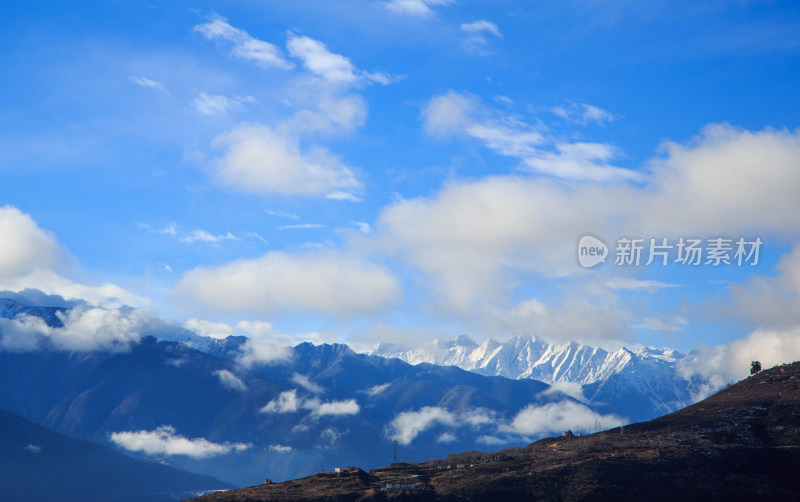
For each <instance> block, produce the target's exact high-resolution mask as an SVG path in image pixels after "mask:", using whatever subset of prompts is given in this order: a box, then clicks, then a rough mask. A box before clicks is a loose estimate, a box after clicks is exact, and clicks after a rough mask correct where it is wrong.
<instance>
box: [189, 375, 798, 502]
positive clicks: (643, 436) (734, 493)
mask: <svg viewBox="0 0 800 502" xmlns="http://www.w3.org/2000/svg"><path fill="white" fill-rule="evenodd" d="M798 465H800V362H796V363H793V364H789V365H782V366H777V367H774V368H771V369H769V370H766V371H764V372H762V373H759V374H758V375H755V376H752V377H750V378H747V379H745V380H743V381H741V382H739V383H737V384H734V385H731V386H730V387H728V388H726V389H724V390H722V391H720V392H718V393H717V394H715V395H713V396H711V397H709V398H708V399H705V400H703V401H701V402H698V403H696V404H694V405H692V406H689V407H687V408H684V409H682V410H679V411H676V412H674V413H671V414H669V415H665V416H663V417H660V418H657V419H655V420H651V421H649V422H642V423H637V424H632V425H628V426H625V427H621V428H615V429H611V430H606V431H603V432H599V433H596V434H591V435H586V436H580V437H557V438H549V439H543V440H540V441H537V442H535V443H533V444H530V445H528V446H526V447H521V448H509V449H505V450H501V451H497V452H494V453H483V452H477V451H476V452H466V453H461V454H457V455H451V456H448V457H446V458H444V459H442V460H436V461H429V462H422V463H418V464H393V465H392V466H389V467H386V468H382V469H375V470H372V471H369V472H365V471H363V470H361V469H358V468H346V469H340V472H338V473H337V472H332V473H331V472H328V473H318V474H316V475H313V476H309V477H306V478H302V479H297V480H294V481H287V482H283V483H264V484H261V485H258V486H253V487H250V488H244V489H239V490H231V491H227V492H220V493H214V494H209V495H206V496H203V497H199V498H196V499H192V500H194V501H197V502H211V501H214V502H223V501H225V502H233V501H241V502H244V501H249V502H255V501H290V500H291V501H308V502H311V501H323V500H325V501H372V500H375V501H378V500H421V501H422V500H432V501H433V500H436V501H476V502H477V501H498V500H502V501H516V500H520V501H521V500H568V501H573V500H574V501H577V500H615V501H617V500H648V501H654V500H681V501H684V500H706V501H710V500H728V501H732V500H759V499H761V500H770V501H775V500H787V501H789V500H800V475H799V474H798V472H797V466H798Z"/></svg>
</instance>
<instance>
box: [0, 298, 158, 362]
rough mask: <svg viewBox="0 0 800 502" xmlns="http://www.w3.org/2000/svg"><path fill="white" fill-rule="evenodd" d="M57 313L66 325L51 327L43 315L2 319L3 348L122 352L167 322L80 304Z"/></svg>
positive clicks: (147, 315)
mask: <svg viewBox="0 0 800 502" xmlns="http://www.w3.org/2000/svg"><path fill="white" fill-rule="evenodd" d="M56 316H57V317H58V318H59V319H60V320H61V322H62V323H63V326H61V327H52V326H48V325H47V324H46V323H45V321H44V320H43V319H42V318H41V317H36V316H29V315H24V314H22V315H19V316H17V317H16V318H15V319H4V318H0V347H3V348H5V349H8V350H13V351H32V350H40V349H51V350H67V351H77V352H90V351H100V350H108V351H112V352H123V351H127V350H129V349H130V347H131V345H133V344H136V343H138V342H139V341H140V340H141V338H142V337H143V336H146V335H148V334H151V333H152V334H154V333H158V332H159V331H160V330H162V329H163V328H164V327H165V326H166V323H164V321H162V320H160V319H159V318H158V317H156V316H155V314H153V313H152V312H149V311H146V310H140V309H132V308H124V307H123V308H115V309H107V308H102V307H89V306H86V305H79V306H76V307H74V308H72V309H70V310H67V311H58V312H56Z"/></svg>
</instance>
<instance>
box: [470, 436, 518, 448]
mask: <svg viewBox="0 0 800 502" xmlns="http://www.w3.org/2000/svg"><path fill="white" fill-rule="evenodd" d="M475 441H477V442H478V443H483V444H485V445H487V446H496V445H499V444H508V443H510V442H511V440H509V439H503V438H499V437H497V436H491V435H489V434H484V435H483V436H480V437H478V438H477V439H476V440H475Z"/></svg>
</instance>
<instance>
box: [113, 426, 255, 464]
mask: <svg viewBox="0 0 800 502" xmlns="http://www.w3.org/2000/svg"><path fill="white" fill-rule="evenodd" d="M111 441H112V442H114V443H115V444H116V445H117V446H119V447H121V448H123V449H125V450H128V451H140V452H144V453H146V454H148V455H168V456H172V455H185V456H187V457H192V458H209V457H216V456H220V455H227V454H228V453H232V452H241V451H244V450H247V449H249V448H250V447H251V446H252V445H250V444H244V443H214V442H211V441H209V440H207V439H205V438H197V439H188V438H186V437H184V436H181V435H179V434H177V433H176V431H175V428H174V427H171V426H168V425H162V426H161V427H158V428H157V429H155V430H152V431H146V430H141V431H124V432H114V433H112V434H111Z"/></svg>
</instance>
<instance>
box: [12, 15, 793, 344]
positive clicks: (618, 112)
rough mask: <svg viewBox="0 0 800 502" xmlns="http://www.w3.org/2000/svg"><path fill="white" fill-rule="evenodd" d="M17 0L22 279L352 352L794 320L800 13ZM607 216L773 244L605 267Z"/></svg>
mask: <svg viewBox="0 0 800 502" xmlns="http://www.w3.org/2000/svg"><path fill="white" fill-rule="evenodd" d="M2 11H3V12H2V16H0V25H1V26H0V27H1V28H2V29H0V44H1V45H2V51H0V65H2V68H3V75H4V78H3V79H2V80H0V86H2V93H0V96H2V97H0V110H1V111H2V117H3V120H2V121H0V170H2V180H3V183H2V185H0V195H1V196H2V198H1V199H0V204H4V205H5V206H6V207H5V208H4V209H3V210H2V217H0V222H1V223H2V225H0V235H2V237H3V241H4V242H6V243H12V242H13V244H9V245H8V247H7V249H6V250H5V251H3V252H0V287H2V288H3V289H8V290H20V289H23V288H36V289H41V290H42V291H45V292H47V293H50V294H59V295H62V296H65V297H68V298H83V299H85V300H88V301H90V302H93V303H98V304H103V305H112V304H114V303H127V304H131V305H133V306H135V307H141V308H146V309H150V310H152V311H154V312H155V313H157V314H158V315H159V316H161V317H164V318H166V319H170V320H172V321H175V322H178V323H181V324H184V323H186V325H187V326H188V327H190V328H192V329H196V330H198V331H199V332H202V333H212V334H220V333H224V332H226V331H230V332H234V331H235V332H239V333H249V334H250V335H252V336H262V337H272V338H275V339H279V340H290V339H291V340H303V339H311V340H314V341H345V342H350V343H354V344H356V345H362V346H365V345H369V344H370V343H374V342H377V341H386V340H395V341H409V342H414V341H421V340H425V339H429V338H431V337H450V336H456V335H459V334H462V333H469V334H470V335H472V336H474V337H475V338H477V339H481V338H489V337H492V338H496V339H500V340H503V339H506V338H508V337H509V336H512V335H514V334H518V333H524V334H537V335H541V336H542V337H544V338H545V339H547V340H549V341H554V342H555V341H558V342H563V341H569V340H578V341H582V342H588V343H593V344H601V345H604V346H609V347H611V346H615V345H619V344H623V343H624V344H627V345H637V344H646V345H656V346H664V345H669V346H673V347H676V348H678V349H681V350H689V349H691V348H692V347H694V346H696V345H697V344H707V345H717V344H720V343H725V342H730V341H732V340H735V339H740V338H743V337H747V336H751V335H752V333H754V332H762V333H763V332H764V331H763V330H769V333H773V334H777V335H776V336H778V337H781V336H783V337H790V338H792V339H795V338H796V335H795V331H793V330H795V329H796V327H797V326H798V324H800V319H798V315H797V314H796V312H798V311H800V310H799V309H798V308H797V307H798V306H800V305H798V300H797V295H798V292H800V265H798V264H797V262H798V260H800V222H798V221H797V218H796V216H795V215H796V214H798V213H799V212H800V199H798V198H797V197H796V195H795V194H796V192H797V189H798V188H800V133H798V132H797V127H798V125H800V124H798V120H799V119H798V117H800V113H798V112H800V110H799V108H800V99H797V98H798V96H797V87H798V82H799V81H800V78H798V76H800V64H799V63H800V59H799V58H798V54H799V53H800V38H798V37H797V35H796V34H797V32H798V29H800V7H799V6H798V5H797V3H796V2H778V1H776V2H769V1H767V2H759V1H744V0H743V1H738V2H722V1H720V2H702V5H698V4H697V2H660V1H654V2H633V1H630V2H629V1H582V2H577V1H576V2H555V3H554V2H512V1H496V2H484V3H479V2H466V1H461V2H456V1H450V0H393V1H342V2H319V1H318V2H312V1H302V0H298V1H294V2H244V1H242V2H227V3H214V2H193V3H184V2H162V3H152V4H132V3H121V2H97V3H91V4H84V5H81V6H80V7H75V6H71V5H65V4H64V3H63V2H53V3H37V4H35V5H31V4H30V3H14V2H6V3H4V6H3V7H2ZM587 233H591V234H594V235H597V236H599V237H601V238H602V239H604V240H605V241H606V243H607V244H608V245H609V246H611V248H612V253H613V247H614V246H615V244H616V240H617V239H618V238H619V237H622V236H638V237H641V238H645V239H647V240H648V241H649V239H650V238H657V239H660V238H668V239H670V242H677V240H678V239H679V238H680V237H697V238H701V239H703V240H704V241H705V240H707V239H711V238H714V237H718V236H723V237H726V238H731V239H738V238H739V237H745V238H747V239H748V240H751V239H754V238H755V237H760V238H761V239H762V240H763V241H764V246H763V248H762V249H761V254H760V261H759V264H758V265H757V266H755V267H750V266H747V265H745V266H741V267H740V266H734V265H731V266H721V267H712V266H705V265H703V266H699V267H687V266H680V265H678V264H675V263H672V262H671V263H670V264H669V265H667V266H660V267H658V266H651V267H644V266H640V267H619V266H615V265H614V264H613V260H609V261H608V262H607V263H605V264H603V265H600V266H598V267H595V268H592V269H590V270H586V269H583V268H581V267H580V266H579V265H578V264H577V260H576V243H577V241H578V239H579V238H580V237H581V236H582V235H584V234H587ZM243 321H244V322H243ZM267 323H268V324H267ZM758 330H762V331H758Z"/></svg>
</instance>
